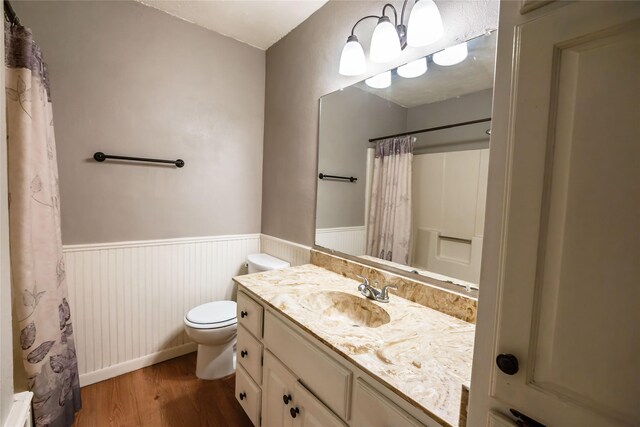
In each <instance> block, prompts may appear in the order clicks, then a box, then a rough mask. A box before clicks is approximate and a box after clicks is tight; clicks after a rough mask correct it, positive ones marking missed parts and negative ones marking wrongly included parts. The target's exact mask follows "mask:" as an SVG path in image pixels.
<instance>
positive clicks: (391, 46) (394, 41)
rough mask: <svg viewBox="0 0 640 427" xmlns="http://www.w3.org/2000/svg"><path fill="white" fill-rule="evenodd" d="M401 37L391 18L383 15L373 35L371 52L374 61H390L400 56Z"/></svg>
mask: <svg viewBox="0 0 640 427" xmlns="http://www.w3.org/2000/svg"><path fill="white" fill-rule="evenodd" d="M400 52H401V49H400V37H399V36H398V31H396V28H395V27H394V26H393V24H392V23H391V21H390V20H389V18H387V17H386V16H383V17H382V18H380V19H379V20H378V25H376V28H375V30H373V35H372V36H371V49H370V52H369V55H370V58H371V61H372V62H380V63H381V62H389V61H393V60H394V59H396V58H397V57H399V56H400Z"/></svg>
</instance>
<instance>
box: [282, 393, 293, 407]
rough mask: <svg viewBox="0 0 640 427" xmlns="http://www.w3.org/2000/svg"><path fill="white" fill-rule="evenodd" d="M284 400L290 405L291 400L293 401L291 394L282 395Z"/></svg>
mask: <svg viewBox="0 0 640 427" xmlns="http://www.w3.org/2000/svg"><path fill="white" fill-rule="evenodd" d="M282 400H283V401H284V404H285V405H288V404H289V402H291V395H290V394H285V395H284V396H282Z"/></svg>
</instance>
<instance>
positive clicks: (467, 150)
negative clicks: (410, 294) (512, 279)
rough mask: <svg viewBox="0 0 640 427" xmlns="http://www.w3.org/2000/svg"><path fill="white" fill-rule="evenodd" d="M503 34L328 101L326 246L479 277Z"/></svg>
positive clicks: (322, 143)
mask: <svg viewBox="0 0 640 427" xmlns="http://www.w3.org/2000/svg"><path fill="white" fill-rule="evenodd" d="M495 43H496V41H495V33H492V34H488V35H486V36H482V37H478V38H475V39H472V40H469V41H467V42H465V43H462V44H459V45H456V46H453V47H452V48H449V49H445V50H443V51H441V52H437V53H435V54H433V55H429V56H427V57H424V58H420V59H418V60H416V61H413V62H411V63H408V64H405V65H403V66H401V67H398V68H397V69H393V70H389V71H387V72H384V73H381V74H379V75H377V76H373V77H372V78H370V79H367V80H365V81H362V82H359V83H356V84H354V85H352V86H350V87H347V88H344V89H342V90H340V91H337V92H334V93H331V94H328V95H326V96H323V97H322V98H321V101H320V128H319V153H318V172H319V175H318V192H317V194H318V196H317V197H318V199H317V214H316V245H318V246H322V247H325V248H327V249H331V250H335V251H338V252H342V253H345V254H349V255H352V256H358V257H362V258H363V259H366V260H368V261H373V262H376V263H379V264H384V265H388V266H392V267H395V268H400V269H403V270H405V271H409V272H413V273H419V274H422V275H425V276H428V277H431V278H434V279H438V280H443V281H448V282H452V283H456V284H460V285H462V286H466V287H477V283H478V281H479V275H480V262H481V254H482V240H483V232H484V230H483V228H484V211H485V199H486V188H487V170H488V160H489V134H490V128H491V103H492V85H493V74H494V58H495Z"/></svg>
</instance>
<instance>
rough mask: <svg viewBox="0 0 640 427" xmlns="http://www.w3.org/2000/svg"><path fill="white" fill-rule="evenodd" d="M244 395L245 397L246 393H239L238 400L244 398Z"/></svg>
mask: <svg viewBox="0 0 640 427" xmlns="http://www.w3.org/2000/svg"><path fill="white" fill-rule="evenodd" d="M245 397H247V393H245V392H242V393H240V400H244V398H245Z"/></svg>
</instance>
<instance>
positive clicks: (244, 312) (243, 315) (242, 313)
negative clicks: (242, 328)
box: [240, 310, 249, 319]
mask: <svg viewBox="0 0 640 427" xmlns="http://www.w3.org/2000/svg"><path fill="white" fill-rule="evenodd" d="M248 315H249V313H247V312H246V311H244V310H242V311H241V312H240V317H242V318H243V319H244V318H245V317H247V316H248Z"/></svg>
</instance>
